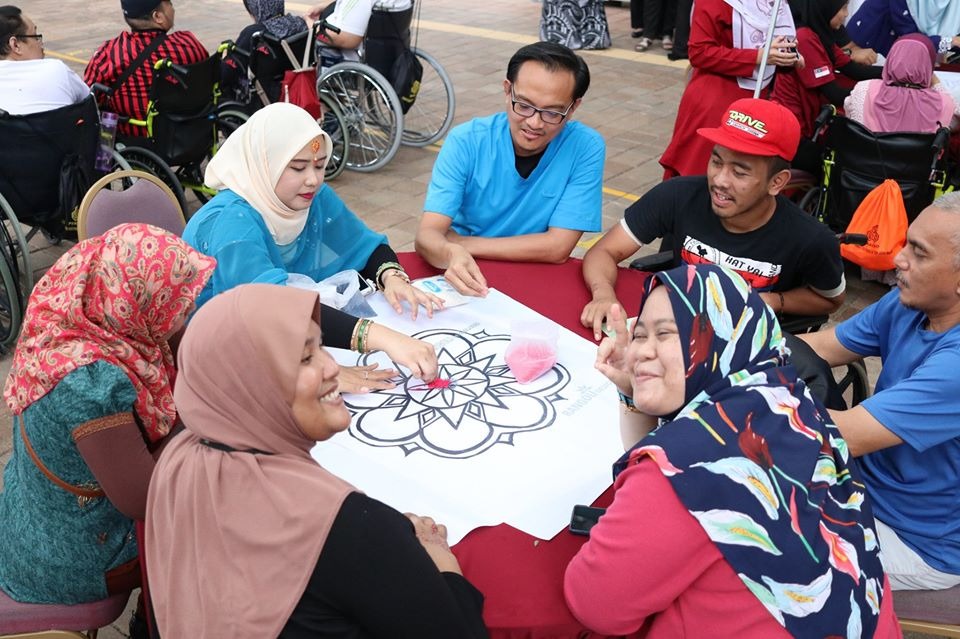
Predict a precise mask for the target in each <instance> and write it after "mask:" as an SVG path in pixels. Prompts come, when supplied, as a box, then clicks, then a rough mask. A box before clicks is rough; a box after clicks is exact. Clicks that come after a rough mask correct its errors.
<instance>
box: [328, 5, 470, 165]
mask: <svg viewBox="0 0 960 639" xmlns="http://www.w3.org/2000/svg"><path fill="white" fill-rule="evenodd" d="M413 14H414V7H411V8H409V9H406V10H404V11H382V10H376V9H375V10H374V11H373V13H372V15H371V17H370V22H369V23H368V25H367V33H366V35H365V36H364V41H363V45H362V47H361V58H362V61H361V62H352V61H347V62H339V63H337V64H334V65H332V66H331V67H329V68H327V69H324V70H323V71H322V73H320V74H319V78H318V80H317V93H318V94H320V95H321V96H323V95H325V96H328V97H329V98H331V99H332V100H333V102H335V103H336V104H337V106H338V107H339V109H340V111H341V112H342V113H343V115H344V117H345V118H346V121H347V128H348V130H349V135H350V150H349V152H348V154H347V168H350V169H353V170H356V171H365V172H370V171H375V170H377V169H379V168H380V167H382V166H384V165H386V164H387V163H388V162H389V161H390V160H391V159H393V156H394V155H396V153H397V150H398V149H399V148H400V144H401V143H402V144H406V145H409V146H420V147H422V146H427V145H430V144H433V143H434V142H436V141H437V140H439V139H440V138H442V137H443V136H444V135H446V133H447V131H449V130H450V126H451V125H452V124H453V114H454V110H455V108H456V100H455V96H454V91H453V83H452V82H451V81H450V77H449V76H448V75H447V72H446V71H445V70H444V69H443V67H442V66H441V65H440V63H439V62H437V60H436V59H435V58H434V57H433V56H431V55H430V54H428V53H427V52H426V51H423V50H422V49H420V48H418V47H417V46H416V42H415V41H414V45H413V46H411V29H410V26H411V23H412V21H413ZM320 25H321V27H323V28H329V25H327V24H326V22H321V23H320ZM408 50H409V51H410V52H412V53H413V55H414V56H415V57H416V59H417V61H418V62H419V63H420V65H421V66H422V67H423V75H422V77H421V79H420V81H419V86H418V85H417V84H414V87H413V88H412V90H411V91H410V94H411V95H412V94H415V97H414V99H413V100H412V101H409V99H410V98H409V96H407V100H408V101H407V102H402V101H401V99H400V97H399V96H398V95H397V91H396V89H395V88H394V81H396V80H398V78H396V77H394V76H395V72H394V64H395V61H396V60H398V59H400V58H401V57H402V56H404V55H405V53H406V52H407V51H408ZM321 57H322V55H321Z"/></svg>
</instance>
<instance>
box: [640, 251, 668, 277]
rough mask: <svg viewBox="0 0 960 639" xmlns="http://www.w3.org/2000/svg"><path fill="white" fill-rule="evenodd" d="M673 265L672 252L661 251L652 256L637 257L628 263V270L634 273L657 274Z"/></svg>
mask: <svg viewBox="0 0 960 639" xmlns="http://www.w3.org/2000/svg"><path fill="white" fill-rule="evenodd" d="M672 264H673V251H661V252H659V253H654V254H653V255H645V256H644V257H638V258H637V259H635V260H633V261H632V262H630V268H632V269H634V270H636V271H645V272H647V273H657V272H659V271H665V270H667V269H668V268H670V266H671V265H672Z"/></svg>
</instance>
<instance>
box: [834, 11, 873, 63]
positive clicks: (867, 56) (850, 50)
mask: <svg viewBox="0 0 960 639" xmlns="http://www.w3.org/2000/svg"><path fill="white" fill-rule="evenodd" d="M847 7H848V8H847V15H849V14H850V12H851V11H854V7H853V5H852V4H848V5H847ZM831 35H832V36H833V43H834V44H835V45H837V46H838V47H840V50H841V51H843V52H844V53H846V54H847V55H848V56H850V59H851V60H853V61H854V62H859V63H860V64H876V63H877V52H876V51H874V50H873V49H870V48H863V47H861V46H860V45H858V44H857V43H856V42H854V41H853V40H851V39H850V34H849V33H848V32H847V28H846V26H844V25H841V26H840V27H839V28H838V29H834V30H833V32H832V33H831Z"/></svg>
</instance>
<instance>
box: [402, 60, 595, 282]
mask: <svg viewBox="0 0 960 639" xmlns="http://www.w3.org/2000/svg"><path fill="white" fill-rule="evenodd" d="M589 84H590V72H589V70H588V69H587V64H586V62H584V61H583V59H582V58H581V57H580V56H578V55H576V54H575V53H573V51H571V50H570V49H568V48H567V47H565V46H563V45H560V44H556V43H552V42H537V43H535V44H530V45H527V46H525V47H522V48H521V49H520V50H519V51H517V52H516V53H515V54H514V55H513V57H512V58H511V59H510V63H509V65H508V66H507V78H506V80H504V81H503V92H504V97H505V100H506V110H505V112H504V113H498V114H496V115H492V116H489V117H485V118H476V119H474V120H471V121H470V122H467V123H465V124H462V125H460V126H458V127H456V128H455V129H453V131H451V132H450V135H449V136H447V139H446V140H445V141H444V144H443V148H442V149H441V150H440V155H439V156H438V157H437V162H436V164H435V165H434V167H433V176H432V177H431V180H430V186H429V188H428V190H427V199H426V202H424V205H423V210H424V213H423V218H422V219H421V220H420V228H419V229H418V230H417V239H416V246H417V252H418V253H419V254H420V255H421V256H423V258H424V259H425V260H427V261H428V262H430V264H432V265H433V266H436V267H437V268H442V269H446V272H445V273H444V275H445V277H446V279H447V281H448V282H450V284H452V285H453V286H454V287H455V288H456V289H457V290H458V291H460V292H461V293H464V294H466V295H478V296H482V295H486V293H487V283H486V280H485V279H484V277H483V274H482V273H481V272H480V268H479V267H478V266H477V263H476V261H475V259H474V258H478V257H479V258H488V259H495V260H512V261H525V262H555V263H560V262H563V261H565V260H566V259H567V258H568V257H569V256H570V252H571V251H572V250H573V248H574V246H576V244H577V241H578V240H579V239H580V236H581V235H583V233H584V231H599V230H600V209H601V205H602V185H603V160H604V153H605V145H604V142H603V138H601V137H600V134H599V133H597V132H596V131H594V130H593V129H591V128H589V127H587V126H585V125H583V124H580V123H579V122H570V116H572V115H573V113H574V111H576V110H577V107H578V106H580V101H581V100H582V99H583V95H584V94H585V93H586V92H587V87H588V86H589Z"/></svg>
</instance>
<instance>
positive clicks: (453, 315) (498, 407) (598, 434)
mask: <svg viewBox="0 0 960 639" xmlns="http://www.w3.org/2000/svg"><path fill="white" fill-rule="evenodd" d="M544 285H547V283H544ZM370 302H371V306H373V307H374V309H375V310H376V311H377V313H378V317H377V318H376V321H377V322H379V323H383V324H386V325H387V326H390V327H391V328H394V329H396V330H398V331H401V332H403V333H406V334H408V335H414V336H417V337H420V338H422V339H425V340H427V341H430V342H431V343H433V344H434V346H435V347H436V350H437V355H438V359H439V364H440V378H441V379H444V380H452V382H453V386H451V387H450V388H447V389H425V388H424V384H423V382H422V381H421V380H418V379H416V378H412V377H409V376H408V375H409V372H408V371H405V370H404V371H403V373H404V378H403V380H402V382H401V383H400V384H398V387H397V388H396V389H394V390H390V391H380V392H376V393H370V394H367V395H345V396H344V399H345V401H346V402H347V405H348V406H349V407H350V409H351V411H352V412H353V420H352V422H351V425H350V429H349V430H348V431H345V432H343V433H340V434H338V435H337V436H335V437H333V438H332V439H330V440H328V441H326V442H321V443H319V444H317V446H315V447H314V449H313V456H314V458H315V459H316V460H317V461H318V462H319V463H321V464H322V465H323V466H324V467H326V468H327V469H329V470H330V471H331V472H333V473H335V474H337V475H339V476H340V477H343V478H344V479H346V480H347V481H349V482H351V483H352V484H353V485H354V486H356V487H357V488H359V489H360V490H363V491H364V492H365V493H366V494H368V495H369V496H371V497H374V498H376V499H379V500H381V501H383V502H385V503H387V504H389V505H391V506H393V507H394V508H396V509H397V510H400V511H401V512H414V513H417V514H420V515H430V516H431V517H433V518H434V519H436V520H437V521H438V522H440V523H443V524H446V526H447V529H448V531H449V540H450V543H451V544H454V543H457V542H458V541H460V539H462V538H463V537H464V536H465V535H466V534H467V533H468V532H470V531H471V530H473V529H474V528H477V527H480V526H486V525H496V524H500V523H507V524H510V525H511V526H514V527H515V528H518V529H520V530H523V531H524V532H527V533H529V534H531V535H533V536H535V537H538V538H541V539H550V538H551V537H553V536H554V535H556V534H557V533H558V532H560V531H561V530H562V529H563V528H564V527H565V526H566V525H567V524H568V523H569V521H570V511H571V509H572V508H573V506H574V504H589V503H591V502H592V501H593V500H594V499H596V497H597V496H598V495H600V493H602V492H603V491H604V490H605V489H606V488H607V487H608V486H609V485H610V481H611V475H610V467H611V464H612V463H613V461H615V460H616V459H617V458H618V457H619V456H620V455H621V454H622V453H623V448H622V444H621V443H620V438H619V429H618V408H617V397H616V391H615V390H614V387H613V385H612V384H610V382H609V381H608V380H607V379H606V378H605V377H604V376H603V375H601V374H600V373H598V372H597V371H596V370H595V369H594V367H593V364H594V360H595V359H596V345H595V344H593V343H591V342H589V341H587V340H585V339H583V338H582V337H580V336H578V335H576V334H574V333H572V332H570V331H568V330H566V329H564V328H563V327H560V329H559V340H558V346H559V347H558V360H557V364H556V366H554V367H553V368H552V369H551V370H550V371H548V372H547V373H546V374H544V375H543V376H542V377H540V378H538V379H537V380H535V381H533V382H531V383H529V384H526V385H521V384H519V383H518V382H517V381H516V379H515V378H514V377H513V375H512V374H511V373H510V371H509V369H508V368H507V366H506V364H505V362H504V359H503V355H504V351H505V350H506V347H507V344H508V342H509V339H510V322H511V320H513V319H523V318H530V319H532V318H541V319H543V321H546V322H550V320H548V319H546V318H542V316H540V315H539V314H537V313H536V312H535V311H533V310H531V309H529V308H527V307H526V306H523V305H522V304H520V303H519V302H516V301H514V300H512V299H511V298H509V297H507V296H506V295H504V294H503V293H500V292H499V291H496V290H492V289H491V290H490V293H489V295H488V296H487V297H486V298H483V299H474V300H472V301H471V302H470V303H469V304H467V305H464V306H460V307H457V308H452V309H446V310H444V311H442V312H439V313H435V314H434V317H433V319H428V318H427V317H426V316H425V315H422V316H420V317H419V318H418V319H417V320H416V321H415V322H414V321H412V320H411V319H410V317H409V315H403V316H399V315H397V313H396V312H395V311H394V310H393V309H391V308H390V307H389V306H388V305H387V303H386V302H385V300H384V299H383V297H382V295H379V294H378V295H376V296H374V297H372V298H371V299H370ZM331 352H332V353H333V354H334V357H335V358H336V359H337V361H338V362H340V363H341V364H343V365H356V364H363V363H373V362H378V363H380V364H381V366H389V367H392V368H398V369H399V367H398V366H397V365H396V364H394V363H392V362H391V361H390V360H389V358H387V357H386V355H385V354H383V353H370V354H367V355H358V354H357V353H352V352H349V351H343V350H338V349H331Z"/></svg>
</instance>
